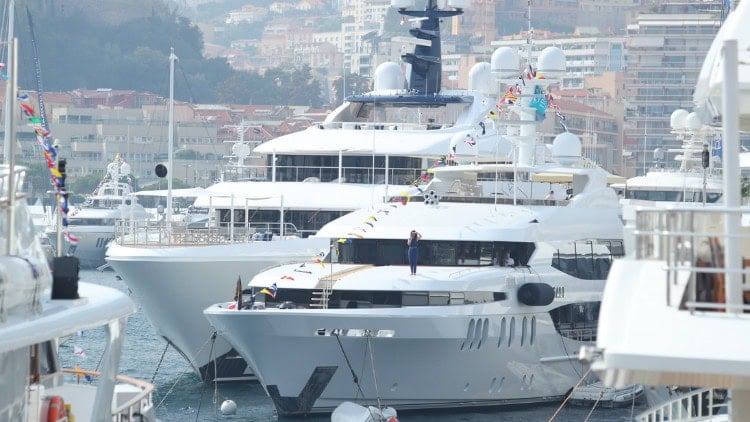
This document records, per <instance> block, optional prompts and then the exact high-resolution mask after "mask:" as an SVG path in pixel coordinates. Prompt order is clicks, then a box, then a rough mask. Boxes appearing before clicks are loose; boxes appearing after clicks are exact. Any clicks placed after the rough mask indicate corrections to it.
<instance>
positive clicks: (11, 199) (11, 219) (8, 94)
mask: <svg viewBox="0 0 750 422" xmlns="http://www.w3.org/2000/svg"><path fill="white" fill-rule="evenodd" d="M10 41H11V43H10V45H9V46H8V58H9V60H8V61H9V63H12V66H11V67H10V69H8V72H9V73H10V77H9V78H8V80H9V81H11V83H10V90H9V91H5V98H6V99H7V98H11V99H15V98H16V91H17V89H18V86H17V82H16V81H17V79H16V75H17V73H16V72H17V71H18V66H17V65H16V56H17V54H18V40H16V39H15V38H13V39H11V40H10ZM6 102H7V101H6ZM15 111H16V109H15V107H13V101H11V108H9V109H6V111H5V114H6V116H9V117H8V118H6V123H7V122H8V121H9V120H15V119H13V117H14V116H15ZM13 123H15V121H14V122H13ZM5 136H6V139H7V138H10V139H11V140H12V141H10V142H9V141H6V142H5V146H6V147H7V151H8V155H6V156H5V160H6V162H7V163H8V170H9V171H8V213H9V214H8V248H7V249H6V250H7V251H8V255H13V254H15V248H14V247H13V245H14V244H15V242H16V240H15V238H14V236H13V234H14V232H15V230H14V227H15V224H16V222H15V220H16V213H15V211H14V208H15V201H16V173H15V164H16V153H15V143H16V142H15V139H16V125H15V124H11V125H10V133H8V132H7V131H6V132H5Z"/></svg>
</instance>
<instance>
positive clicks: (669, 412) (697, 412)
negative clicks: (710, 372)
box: [635, 388, 727, 422]
mask: <svg viewBox="0 0 750 422" xmlns="http://www.w3.org/2000/svg"><path fill="white" fill-rule="evenodd" d="M706 396H707V399H706V398H705V397H706ZM726 408H727V403H726V402H724V403H714V389H713V388H701V389H698V390H692V391H689V392H687V393H684V394H680V395H678V396H676V397H675V398H673V399H671V400H668V401H666V402H664V403H662V404H660V405H659V406H656V407H652V408H651V409H648V410H647V411H645V412H642V413H640V414H639V415H638V416H636V419H635V420H636V421H638V422H663V421H678V420H699V419H700V418H706V417H710V416H714V415H718V414H720V412H722V411H724V410H725V409H726ZM704 409H705V414H704Z"/></svg>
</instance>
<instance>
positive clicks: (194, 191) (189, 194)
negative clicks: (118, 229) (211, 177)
mask: <svg viewBox="0 0 750 422" xmlns="http://www.w3.org/2000/svg"><path fill="white" fill-rule="evenodd" d="M204 192H205V189H203V188H189V189H172V197H173V198H197V197H199V196H201V195H203V193H204ZM167 193H168V189H162V190H142V191H138V192H134V193H133V195H136V196H158V197H164V198H166V197H167Z"/></svg>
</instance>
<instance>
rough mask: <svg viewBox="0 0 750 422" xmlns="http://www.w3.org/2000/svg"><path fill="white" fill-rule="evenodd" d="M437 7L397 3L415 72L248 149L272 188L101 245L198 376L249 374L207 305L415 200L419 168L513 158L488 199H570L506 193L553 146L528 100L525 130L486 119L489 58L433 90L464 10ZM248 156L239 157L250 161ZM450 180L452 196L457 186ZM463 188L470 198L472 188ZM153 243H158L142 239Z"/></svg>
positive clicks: (220, 195) (235, 186) (242, 189)
mask: <svg viewBox="0 0 750 422" xmlns="http://www.w3.org/2000/svg"><path fill="white" fill-rule="evenodd" d="M395 3H398V2H395ZM436 3H437V2H436V1H435V0H430V1H428V2H427V6H426V10H427V11H429V12H430V13H431V14H430V15H429V16H428V15H427V12H426V11H420V10H416V11H415V10H406V9H404V8H403V7H401V6H398V4H396V6H397V7H399V12H400V13H401V14H403V15H405V17H410V21H413V26H412V28H411V29H409V32H410V34H411V35H412V36H414V37H415V38H416V40H415V41H416V43H415V44H416V45H415V50H414V53H408V54H405V55H404V56H403V57H402V59H403V60H404V61H405V62H406V63H407V64H410V74H409V77H408V78H405V77H404V74H403V72H402V70H401V68H400V67H399V65H397V64H396V63H392V62H388V63H383V64H381V65H380V66H379V67H378V68H377V70H376V72H375V78H374V90H373V91H372V92H369V93H365V94H358V95H352V96H349V97H347V99H346V101H345V102H344V104H343V105H342V106H340V107H338V108H337V109H336V110H334V111H333V112H332V113H331V114H330V115H329V116H328V117H327V118H326V119H325V121H324V122H322V123H320V124H317V125H314V126H312V127H310V128H309V129H307V130H304V131H302V132H297V133H293V134H290V135H285V136H282V137H279V138H277V139H274V140H271V141H268V142H266V143H263V144H261V145H259V146H257V147H256V148H255V149H254V150H253V153H255V154H261V155H265V156H266V157H267V160H268V166H267V168H266V169H264V171H265V176H266V178H267V179H268V181H247V182H223V183H218V184H216V185H214V186H211V187H209V188H207V189H206V192H205V194H204V195H201V196H199V197H198V198H196V200H195V203H194V208H195V209H204V210H207V212H206V214H207V215H208V216H209V225H208V227H206V228H201V229H194V228H188V227H179V226H175V225H173V227H172V229H171V230H170V231H169V232H166V231H165V229H164V228H163V227H157V228H153V229H152V230H153V231H154V232H157V231H158V233H157V234H156V235H152V236H145V237H144V236H141V235H140V234H139V235H135V236H132V235H128V234H127V233H124V234H123V235H122V236H118V240H117V241H116V242H113V244H112V245H111V246H110V247H109V249H108V251H107V262H108V263H109V264H110V265H111V266H112V268H113V269H114V270H115V271H116V273H117V274H118V275H119V276H120V277H122V279H123V280H124V282H125V283H126V284H127V285H128V287H129V288H130V290H132V291H133V292H134V295H135V298H136V300H138V301H139V303H140V305H141V306H142V308H143V310H144V312H145V313H146V315H147V316H148V318H149V320H150V321H151V323H152V324H153V325H154V327H155V329H156V330H157V332H158V333H159V334H160V335H161V336H162V337H163V338H164V339H166V341H168V342H169V343H170V344H171V345H173V346H174V347H175V348H176V349H177V350H178V351H179V352H180V353H181V354H182V355H183V356H185V358H186V359H187V360H188V361H189V362H190V364H191V365H192V367H193V368H194V369H195V371H196V372H197V373H199V374H200V375H201V376H202V378H203V379H204V380H210V379H213V378H215V377H216V378H219V379H229V378H239V377H248V376H251V375H252V372H253V371H252V368H250V367H249V366H248V365H247V364H246V362H245V361H244V360H243V359H242V358H240V357H239V356H238V355H237V353H236V351H234V350H232V348H231V346H230V344H229V343H228V342H227V341H226V340H225V339H224V338H223V337H222V336H221V335H220V334H219V335H218V336H215V335H214V330H213V328H211V326H210V325H209V324H208V323H207V321H206V320H205V318H204V317H203V314H202V311H203V309H205V308H206V307H208V306H210V305H212V304H214V303H217V302H221V301H225V300H228V299H232V297H231V296H228V295H229V293H230V292H231V291H232V289H233V288H234V283H235V281H236V280H237V279H238V278H239V279H241V280H243V281H245V282H246V281H248V280H250V279H251V278H252V277H253V276H255V275H256V274H257V273H259V272H260V271H262V270H263V269H266V268H268V267H270V266H274V265H280V264H284V263H290V262H300V261H304V260H308V261H309V260H312V259H313V258H318V257H319V256H320V254H321V253H326V252H327V251H328V249H329V244H328V240H327V239H325V238H317V237H309V235H310V234H313V233H315V232H317V231H318V230H319V229H320V228H321V227H323V225H325V224H326V223H328V222H330V221H332V220H334V219H336V218H338V217H341V216H343V215H345V214H347V213H349V212H352V211H354V210H357V209H361V208H363V207H370V206H377V205H378V204H385V203H388V201H391V200H393V199H394V197H397V198H400V199H402V200H405V201H406V200H407V199H408V198H409V197H412V196H417V195H420V193H419V190H420V189H422V188H423V187H424V185H425V184H426V180H423V178H424V179H429V178H430V176H431V175H430V174H427V169H429V168H431V167H433V166H435V165H436V163H438V164H450V165H447V166H445V167H441V169H449V168H453V167H451V165H452V164H459V163H466V162H472V163H475V164H477V165H480V164H481V163H487V162H491V163H513V162H514V160H513V159H512V155H511V152H512V153H513V154H514V155H516V156H517V157H518V160H515V161H516V162H517V164H518V166H516V167H514V166H513V165H512V164H509V165H506V166H505V167H504V169H503V170H501V174H502V175H503V176H507V175H508V174H510V175H511V177H510V178H505V179H504V180H502V181H500V182H498V181H497V180H498V179H497V177H496V176H497V174H498V173H497V168H493V169H490V170H489V172H490V173H482V174H480V180H482V181H484V182H485V185H486V188H485V189H484V190H483V195H484V196H485V197H493V198H498V199H505V200H512V199H513V198H517V199H518V200H522V199H533V198H537V199H542V198H544V197H545V196H546V195H547V194H548V192H549V190H550V187H553V188H554V189H556V192H557V199H563V198H565V196H566V195H565V188H566V187H567V185H569V184H570V183H571V181H570V180H568V182H567V183H557V182H549V183H546V184H545V185H544V186H543V187H538V188H537V189H536V190H534V191H531V190H529V189H520V188H518V189H511V187H513V188H515V185H513V178H512V176H513V175H514V172H516V171H517V172H518V173H519V174H521V173H525V174H526V175H529V174H530V167H529V166H530V163H532V161H533V159H532V157H536V161H537V162H539V163H542V162H543V161H544V160H543V159H542V158H540V157H545V156H549V151H548V148H547V147H546V146H544V145H538V144H537V143H536V137H535V135H536V133H535V129H534V127H535V125H534V110H533V109H529V108H528V103H529V101H531V100H532V97H535V96H534V95H526V98H525V99H524V101H525V104H526V106H527V108H526V111H525V112H526V113H527V115H529V116H530V117H529V119H528V121H526V122H525V123H524V124H523V125H520V129H519V126H518V125H516V126H513V127H512V129H509V128H508V127H507V125H506V124H505V123H504V122H503V121H501V120H496V119H493V118H491V117H489V116H492V115H494V116H495V118H497V115H498V114H500V113H499V112H497V111H496V102H497V100H498V99H497V97H496V82H495V81H494V79H493V76H492V73H493V72H494V70H491V65H490V63H478V64H477V65H475V67H474V68H473V69H472V71H471V72H470V76H469V82H468V87H469V89H468V90H455V89H454V90H447V89H441V76H442V73H441V60H440V58H441V42H440V20H441V19H443V18H447V17H450V16H457V15H460V14H461V13H462V7H463V6H465V4H464V3H465V2H459V3H460V7H459V6H456V7H453V6H452V5H453V4H454V3H456V2H449V3H450V6H449V9H447V10H438V9H437V6H436ZM459 3H456V4H459ZM507 50H508V51H506V50H503V55H502V58H504V59H509V60H504V61H503V60H500V62H501V63H502V65H503V66H501V67H500V68H498V69H496V70H499V71H503V72H504V74H505V75H506V77H507V78H509V79H512V83H519V84H520V81H519V79H518V76H519V74H520V66H519V61H518V57H517V54H516V53H515V51H512V50H510V49H507ZM543 56H544V57H546V58H547V59H546V60H547V61H546V62H545V61H544V60H542V61H540V63H547V67H546V69H547V70H549V73H548V74H547V75H546V76H547V79H534V80H527V81H525V82H524V83H528V84H529V88H527V89H530V90H531V91H529V92H533V91H534V87H537V86H538V87H539V91H540V92H541V91H543V90H544V88H546V87H547V86H548V85H549V84H554V83H555V82H556V81H557V80H558V79H559V78H557V75H558V74H561V72H563V71H564V64H565V61H564V55H562V51H561V50H559V49H557V48H550V49H549V51H547V52H545V53H544V54H543ZM561 56H562V61H560V58H561ZM493 57H494V56H493ZM493 61H494V58H493ZM541 67H542V68H544V66H541ZM405 80H406V81H408V85H405ZM536 97H539V98H540V99H541V98H542V95H541V94H538V95H536ZM529 110H531V111H530V112H529ZM500 117H501V118H502V116H500ZM514 145H515V149H514ZM246 149H247V148H240V147H238V148H236V151H235V152H239V153H242V156H247V153H248V151H246ZM524 163H525V164H524ZM524 165H526V167H523V166H524ZM474 175H475V176H474V182H476V181H477V180H476V179H477V177H476V173H474ZM458 179H460V178H457V183H455V185H454V186H453V189H448V190H452V191H458V190H460V189H459V188H461V186H462V183H463V182H462V180H458ZM526 180H528V178H527V179H526ZM519 183H521V182H519ZM471 186H474V184H471ZM519 186H520V185H519ZM540 186H541V185H540ZM462 192H463V193H462V194H463V195H465V196H467V197H475V196H477V193H476V191H473V192H472V191H468V190H464V191H462ZM154 238H156V239H159V240H160V241H158V242H151V241H144V239H154ZM269 240H270V241H269ZM321 251H322V252H321ZM212 351H213V352H212ZM214 361H215V362H217V363H216V364H215V365H213V364H212V363H213V362H214Z"/></svg>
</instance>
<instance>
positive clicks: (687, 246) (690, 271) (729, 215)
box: [633, 206, 750, 314]
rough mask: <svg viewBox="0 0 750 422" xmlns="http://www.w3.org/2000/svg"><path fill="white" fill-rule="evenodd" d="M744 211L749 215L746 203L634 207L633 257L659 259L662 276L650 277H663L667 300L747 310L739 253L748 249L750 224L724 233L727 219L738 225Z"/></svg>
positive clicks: (748, 288)
mask: <svg viewBox="0 0 750 422" xmlns="http://www.w3.org/2000/svg"><path fill="white" fill-rule="evenodd" d="M745 214H747V215H750V208H741V207H740V208H728V207H720V206H707V207H701V208H697V207H696V208H689V209H684V208H680V209H667V210H665V209H659V210H654V209H642V210H637V211H636V228H635V230H634V232H633V233H634V235H635V254H636V258H637V259H639V260H656V261H662V262H664V278H655V279H654V280H655V281H656V280H664V281H666V285H667V297H668V304H667V305H668V306H672V307H676V308H679V309H683V310H689V311H691V312H694V311H718V312H734V313H738V314H742V313H743V312H744V313H748V312H750V304H749V303H750V282H748V277H747V275H748V274H750V268H748V267H750V255H746V254H745V253H744V251H747V250H750V230H748V229H744V230H737V231H736V232H733V233H727V224H729V227H733V225H732V224H735V223H737V224H736V226H738V227H739V226H741V225H740V224H739V222H740V221H741V220H742V218H743V215H745ZM727 219H734V222H732V221H728V220H727ZM730 243H731V247H730V248H727V246H728V244H730ZM740 251H742V252H740ZM733 252H734V253H733ZM728 254H733V255H734V256H729V255H728ZM725 255H727V256H725ZM737 255H741V256H740V257H739V258H738V256H737Z"/></svg>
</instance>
